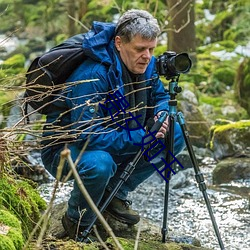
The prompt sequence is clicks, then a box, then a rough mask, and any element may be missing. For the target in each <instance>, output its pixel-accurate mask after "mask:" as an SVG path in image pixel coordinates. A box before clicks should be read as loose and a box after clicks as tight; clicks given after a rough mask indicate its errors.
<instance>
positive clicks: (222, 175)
mask: <svg viewBox="0 0 250 250" xmlns="http://www.w3.org/2000/svg"><path fill="white" fill-rule="evenodd" d="M249 178H250V158H246V157H241V158H231V157H229V158H226V159H224V160H222V161H220V162H219V163H218V164H217V165H216V167H215V169H214V171H213V183H214V184H221V183H228V182H230V181H232V180H239V179H243V180H244V179H249Z"/></svg>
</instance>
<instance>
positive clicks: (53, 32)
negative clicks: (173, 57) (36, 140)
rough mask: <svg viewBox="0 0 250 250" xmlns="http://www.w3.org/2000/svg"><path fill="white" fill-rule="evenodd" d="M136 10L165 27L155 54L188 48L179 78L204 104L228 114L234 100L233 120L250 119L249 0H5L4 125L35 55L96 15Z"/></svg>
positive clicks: (0, 4)
mask: <svg viewBox="0 0 250 250" xmlns="http://www.w3.org/2000/svg"><path fill="white" fill-rule="evenodd" d="M131 8H139V9H146V10H148V11H149V12H151V13H152V14H153V15H154V16H155V17H156V18H157V19H158V21H159V23H160V26H161V30H162V33H161V35H160V37H159V43H158V47H157V48H156V50H155V56H159V55H160V54H162V53H164V52H165V51H175V52H177V53H181V52H188V53H189V55H190V56H191V58H192V61H193V66H192V69H191V71H190V73H189V74H188V75H182V76H181V81H183V82H184V81H187V82H189V84H190V86H191V85H192V87H193V85H195V87H194V88H195V90H196V91H198V92H197V93H199V102H200V104H208V105H212V106H213V114H215V115H216V118H220V117H223V118H225V117H224V115H223V114H221V112H220V111H219V110H220V108H221V107H222V106H227V105H231V104H232V103H233V104H234V105H236V110H237V112H231V113H230V114H228V117H227V118H229V119H231V120H240V119H246V118H248V117H249V115H250V104H249V101H248V96H249V95H248V93H249V91H250V78H249V56H250V51H249V50H250V49H249V46H250V45H249V41H250V40H249V38H250V29H249V22H250V3H249V1H247V0H239V1H234V0H228V1H220V0H215V1H211V0H204V1H198V0H197V1H194V0H188V1H181V0H180V1H174V0H170V1H159V0H150V1H134V2H133V3H132V2H130V1H113V0H105V1H96V0H92V1H85V0H84V1H83V0H81V1H74V0H71V1H68V0H44V1H32V0H15V1H13V0H0V13H1V16H0V19H1V27H0V33H1V34H3V35H4V36H3V37H4V38H3V39H2V40H0V48H1V49H0V63H1V71H0V85H1V86H2V87H1V91H0V100H1V101H0V104H1V107H2V108H1V109H2V110H1V111H2V114H3V120H2V122H1V124H2V125H1V127H4V126H5V125H6V123H5V121H4V120H5V118H6V117H7V116H8V113H9V111H10V107H11V105H7V107H6V105H3V106H2V104H4V103H6V102H8V101H9V100H10V99H13V97H15V96H16V95H17V93H18V88H17V87H16V86H19V87H20V86H23V85H24V82H25V72H26V70H27V66H28V65H29V63H30V62H31V61H32V60H33V59H34V58H35V56H37V55H39V54H42V53H43V52H44V51H46V50H48V49H49V48H51V47H52V46H54V45H57V44H59V43H60V42H62V41H63V40H65V39H66V38H68V37H70V36H72V35H75V34H77V33H84V32H86V31H87V30H88V29H89V28H91V24H92V21H93V20H98V21H108V22H115V21H116V20H117V18H118V17H119V15H120V14H121V13H122V12H124V11H125V10H128V9H131ZM16 38H17V39H19V43H18V45H17V46H16V47H15V49H13V50H12V51H8V49H6V47H5V44H8V41H11V40H14V39H16ZM5 86H6V87H7V89H8V91H7V92H6V88H5ZM12 87H14V88H12ZM19 90H20V89H19ZM22 90H23V89H22V88H21V91H22ZM211 97H212V98H211ZM238 104H239V105H238ZM237 105H238V106H237ZM242 108H243V109H242ZM236 110H235V111H236ZM233 113H234V114H233ZM211 119H214V117H212V118H211Z"/></svg>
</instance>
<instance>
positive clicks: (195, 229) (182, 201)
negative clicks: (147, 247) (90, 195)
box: [39, 157, 250, 250]
mask: <svg viewBox="0 0 250 250" xmlns="http://www.w3.org/2000/svg"><path fill="white" fill-rule="evenodd" d="M214 167H215V162H214V160H213V159H212V158H209V157H207V158H204V160H202V167H201V171H202V172H203V175H204V178H205V182H206V185H207V188H208V189H207V193H208V196H209V200H210V202H211V206H212V208H213V211H214V215H215V218H216V222H217V224H218V227H219V230H220V233H221V237H222V240H223V243H224V245H225V247H226V249H227V250H243V249H244V250H248V249H250V237H249V232H250V224H249V221H250V208H249V200H248V196H247V195H248V192H249V191H250V180H245V181H240V180H239V181H234V182H231V183H229V184H227V185H226V184H223V185H212V170H213V169H214ZM170 187H171V188H170V195H169V197H170V198H169V205H168V212H169V213H168V218H169V220H168V227H169V230H170V235H173V236H174V237H175V238H178V237H180V238H182V239H183V237H184V236H187V237H188V236H191V237H195V238H197V239H199V240H200V241H201V243H202V246H204V247H208V248H212V249H214V250H219V249H220V248H219V245H218V242H217V238H216V236H215V233H214V230H213V227H212V223H211V220H210V217H209V214H208V211H207V209H206V205H205V202H204V199H203V196H202V193H201V192H200V191H199V189H198V187H197V184H196V181H195V177H194V171H193V169H192V168H188V169H185V170H184V171H181V172H179V173H177V174H176V175H174V176H173V178H172V180H171V182H170ZM71 188H72V182H69V183H66V184H64V185H63V186H62V187H60V189H59V190H58V193H57V198H56V201H55V202H56V203H60V202H62V201H66V200H67V199H68V197H69V195H70V191H71ZM52 189H53V182H51V183H47V184H42V185H41V186H40V187H39V190H40V193H41V195H42V197H43V198H44V199H45V200H46V201H49V199H50V196H51V190H52ZM164 190H165V182H164V181H163V179H162V178H161V177H159V176H157V175H155V176H153V177H152V178H149V179H148V180H147V181H146V182H145V183H143V185H141V186H139V187H138V189H137V190H136V192H133V193H131V194H130V197H129V198H130V199H131V200H132V201H133V205H132V207H133V208H134V209H136V210H138V211H139V213H140V215H141V216H142V217H143V218H147V219H149V220H150V221H151V222H152V223H153V224H155V225H156V226H158V227H159V232H160V229H161V227H162V216H163V211H164V210H163V209H164Z"/></svg>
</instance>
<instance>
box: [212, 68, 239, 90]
mask: <svg viewBox="0 0 250 250" xmlns="http://www.w3.org/2000/svg"><path fill="white" fill-rule="evenodd" d="M213 77H214V79H217V80H218V81H220V82H221V83H224V84H226V85H228V86H232V85H233V83H234V78H235V70H234V69H230V68H228V67H221V68H218V69H216V70H215V71H214V76H213Z"/></svg>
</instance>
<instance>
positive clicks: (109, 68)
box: [44, 22, 169, 155]
mask: <svg viewBox="0 0 250 250" xmlns="http://www.w3.org/2000/svg"><path fill="white" fill-rule="evenodd" d="M114 32H115V25H114V24H111V23H102V22H94V23H93V27H92V29H91V30H90V31H89V32H88V33H86V35H85V39H84V41H83V48H84V49H85V52H86V55H87V56H88V59H86V60H84V61H83V63H82V64H81V65H80V66H79V67H78V68H77V69H76V70H75V71H74V72H73V73H72V75H71V76H70V77H69V79H68V80H67V83H68V87H67V89H65V90H64V91H63V93H62V94H63V97H64V101H63V102H62V101H57V102H56V103H55V106H56V107H55V108H54V109H53V111H52V112H51V113H50V114H49V115H47V123H48V124H53V126H57V127H60V128H63V131H61V132H62V133H63V136H62V137H63V138H66V137H69V138H70V139H71V141H73V143H77V144H78V146H79V147H83V145H84V143H85V142H86V141H87V139H89V141H88V147H87V149H88V150H104V151H107V152H109V153H111V154H114V155H124V154H131V153H135V152H137V151H138V149H139V147H138V146H136V145H134V143H137V144H139V143H141V141H142V138H143V136H144V135H145V130H144V129H143V128H142V127H143V126H144V124H142V126H141V127H140V128H138V129H137V130H133V131H129V132H128V130H126V129H122V128H120V127H118V126H116V125H115V124H114V121H113V120H112V119H110V114H109V112H108V111H107V109H105V108H103V107H102V106H101V105H99V104H100V103H102V104H103V105H104V101H105V99H106V97H107V93H108V92H109V91H111V90H113V91H116V90H117V89H119V90H120V92H121V93H122V94H123V95H124V88H123V81H122V69H121V63H120V61H119V59H118V58H117V55H116V54H115V53H114V39H113V38H114ZM155 60H156V59H155V58H154V57H153V58H152V59H151V62H150V64H149V65H148V68H147V70H146V72H145V76H146V80H147V83H146V85H147V86H148V87H150V88H148V90H147V97H148V98H147V100H148V103H147V106H149V107H154V109H153V114H151V116H152V115H154V114H157V113H158V112H159V111H162V110H168V100H169V95H168V93H166V92H165V90H164V87H163V84H162V82H161V81H160V80H159V77H158V75H157V73H156V70H155ZM83 80H86V81H84V82H81V81H83ZM87 80H90V81H87ZM78 81H79V82H78ZM65 105H66V109H67V110H69V111H66V112H62V111H60V109H62V108H64V107H63V106H65ZM108 117H109V119H107V118H108ZM59 130H60V129H57V131H59ZM61 132H52V131H51V132H45V134H44V135H45V136H46V135H50V136H51V135H52V136H55V135H58V134H60V133H61ZM65 133H66V134H67V135H66V134H65Z"/></svg>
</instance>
